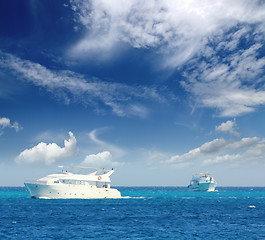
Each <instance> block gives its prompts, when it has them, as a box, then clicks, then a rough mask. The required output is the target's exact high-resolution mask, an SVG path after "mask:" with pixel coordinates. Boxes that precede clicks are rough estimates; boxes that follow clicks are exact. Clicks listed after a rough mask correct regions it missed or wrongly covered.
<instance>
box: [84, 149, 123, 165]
mask: <svg viewBox="0 0 265 240" xmlns="http://www.w3.org/2000/svg"><path fill="white" fill-rule="evenodd" d="M123 164H124V163H122V162H115V161H113V160H112V155H111V153H110V152H108V151H104V152H101V153H98V154H90V155H87V156H86V158H85V160H84V161H83V162H82V163H81V165H85V166H90V167H100V168H113V167H118V166H121V165H123Z"/></svg>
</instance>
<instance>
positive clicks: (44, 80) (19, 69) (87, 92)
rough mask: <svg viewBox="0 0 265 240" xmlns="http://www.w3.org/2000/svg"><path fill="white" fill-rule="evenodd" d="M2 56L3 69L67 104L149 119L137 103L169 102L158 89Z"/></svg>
mask: <svg viewBox="0 0 265 240" xmlns="http://www.w3.org/2000/svg"><path fill="white" fill-rule="evenodd" d="M0 57H1V62H0V67H3V68H7V69H10V70H11V71H12V72H13V74H15V75H16V77H17V78H18V79H19V80H22V79H23V80H26V81H28V82H32V83H33V84H34V85H35V86H38V87H43V88H45V89H47V90H48V91H50V92H52V93H53V94H55V95H56V96H57V97H60V98H62V99H63V100H64V101H65V103H66V104H69V103H70V102H71V101H79V102H82V103H85V104H89V105H91V106H93V107H95V108H96V110H99V111H101V110H103V111H104V106H105V108H106V107H110V108H111V109H112V112H113V113H114V114H116V115H118V116H127V117H140V118H145V117H146V116H148V113H149V110H148V109H147V108H146V107H144V106H143V105H142V104H136V103H135V101H142V100H147V101H149V100H151V101H156V102H163V101H165V99H164V97H162V96H160V95H159V94H158V93H157V90H156V89H155V88H154V87H147V86H129V85H126V84H120V83H109V82H104V81H101V80H100V79H97V78H95V77H92V78H89V79H86V78H85V77H84V76H83V75H80V74H77V73H74V72H71V71H54V70H49V69H47V68H46V67H44V66H42V65H40V64H37V63H34V62H31V61H28V60H23V59H20V58H18V57H15V56H14V55H11V54H7V53H3V52H1V51H0Z"/></svg>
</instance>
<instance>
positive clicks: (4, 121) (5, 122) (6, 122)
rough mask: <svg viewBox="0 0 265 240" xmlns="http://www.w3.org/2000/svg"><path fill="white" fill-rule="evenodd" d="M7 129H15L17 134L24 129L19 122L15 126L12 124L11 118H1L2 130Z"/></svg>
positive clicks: (0, 126)
mask: <svg viewBox="0 0 265 240" xmlns="http://www.w3.org/2000/svg"><path fill="white" fill-rule="evenodd" d="M7 127H8V128H14V129H15V130H16V132H18V131H19V130H21V129H22V127H20V126H19V124H18V123H17V122H14V123H13V124H11V121H10V119H9V118H5V117H2V118H0V129H1V128H2V129H3V128H7Z"/></svg>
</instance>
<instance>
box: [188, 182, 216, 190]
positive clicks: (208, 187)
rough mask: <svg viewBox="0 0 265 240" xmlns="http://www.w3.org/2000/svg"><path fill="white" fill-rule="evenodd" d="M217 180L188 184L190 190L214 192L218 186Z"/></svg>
mask: <svg viewBox="0 0 265 240" xmlns="http://www.w3.org/2000/svg"><path fill="white" fill-rule="evenodd" d="M216 185H217V184H216V183H215V182H208V183H198V184H193V185H189V186H188V190H189V191H202V192H213V191H215V188H216Z"/></svg>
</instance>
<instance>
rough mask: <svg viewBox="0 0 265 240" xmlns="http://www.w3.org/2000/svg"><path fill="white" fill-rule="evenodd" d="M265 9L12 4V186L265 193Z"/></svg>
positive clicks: (0, 167)
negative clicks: (81, 174) (211, 183)
mask: <svg viewBox="0 0 265 240" xmlns="http://www.w3.org/2000/svg"><path fill="white" fill-rule="evenodd" d="M264 19H265V4H264V2H263V1H253V0H252V1H242V0H240V1H239V0H238V1H237V0H235V1H232V2H231V1H228V0H222V1H211V0H202V1H195V0H194V1H185V2H184V1H178V0H174V1H173V0H172V1H170V0H169V1H152V0H150V1H144V2H143V1H138V0H130V1H122V0H115V1H103V0H97V1H78V0H71V1H67V0H60V1H59V0H58V1H52V0H40V1H30V0H13V1H1V3H0V185H11V186H13V185H16V186H17V185H23V183H24V181H25V180H26V179H27V180H34V179H37V178H40V177H43V176H45V175H47V174H50V173H52V172H55V171H57V168H56V166H58V165H65V166H72V165H75V166H76V165H78V166H79V165H83V166H94V167H105V168H112V167H113V168H114V169H116V172H115V174H114V175H113V177H112V180H113V184H114V185H120V186H122V185H130V186H139V185H140V186H142V185H150V186H151V185H157V186H176V185H177V186H185V185H187V184H188V183H189V180H190V178H191V175H192V174H193V173H195V172H202V171H203V172H204V171H210V172H212V173H213V174H214V177H215V178H216V180H217V182H218V184H219V185H222V186H227V185H229V186H238V185H241V186H242V185H244V186H254V185H256V186H264V182H265V175H264V166H265V158H264V156H265V125H264V119H265V112H264V110H265V109H264V105H265V85H264V84H265V78H264V72H265V46H264V42H265V41H264V40H265V20H264Z"/></svg>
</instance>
